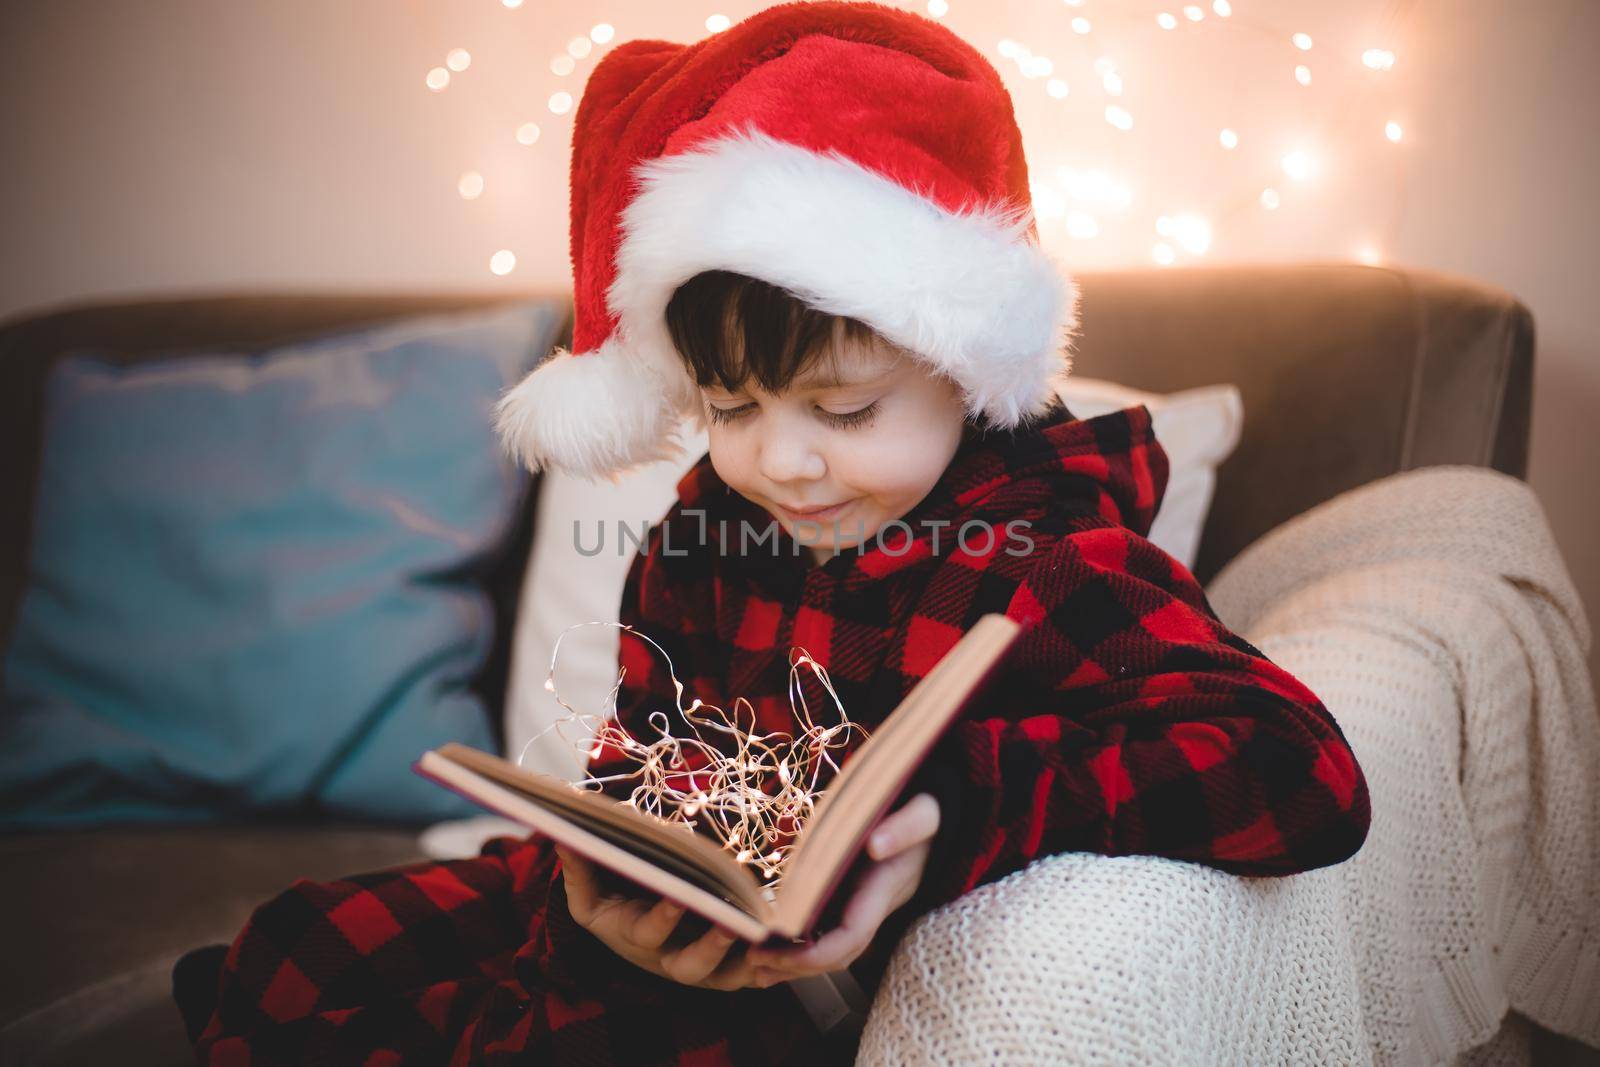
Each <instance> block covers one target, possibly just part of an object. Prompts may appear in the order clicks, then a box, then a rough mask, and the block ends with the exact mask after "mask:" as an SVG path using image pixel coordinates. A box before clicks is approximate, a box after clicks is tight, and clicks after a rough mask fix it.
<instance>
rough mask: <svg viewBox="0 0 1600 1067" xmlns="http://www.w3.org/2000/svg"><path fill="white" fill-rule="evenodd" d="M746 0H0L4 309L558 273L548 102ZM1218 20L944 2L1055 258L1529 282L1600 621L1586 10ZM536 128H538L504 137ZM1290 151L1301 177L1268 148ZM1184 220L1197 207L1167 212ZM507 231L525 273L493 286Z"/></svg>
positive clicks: (1556, 514) (1463, 4)
mask: <svg viewBox="0 0 1600 1067" xmlns="http://www.w3.org/2000/svg"><path fill="white" fill-rule="evenodd" d="M938 2H939V0H935V5H936V6H937V4H938ZM760 6H762V5H760V4H757V3H752V2H749V0H699V2H696V3H685V2H682V0H603V2H602V0H583V2H577V0H573V2H567V3H554V2H550V0H527V2H526V3H523V4H521V5H519V6H518V7H516V8H508V7H506V6H505V4H504V3H503V2H502V0H452V2H450V3H444V2H441V0H436V2H429V3H424V2H421V0H336V2H327V0H254V2H249V3H247V2H245V0H230V2H225V3H218V2H214V0H211V2H207V0H49V2H46V0H13V2H11V3H8V4H6V5H4V6H3V8H0V99H3V100H4V101H5V102H4V104H3V105H0V144H4V146H5V153H4V154H5V165H4V166H3V167H0V223H3V232H4V245H3V252H0V316H9V315H12V314H16V313H19V312H22V311H25V310H34V309H38V308H41V307H44V306H49V305H52V304H55V303H58V302H63V301H70V300H77V299H82V298H89V297H99V296H110V295H116V296H137V295H142V294H154V293H170V292H174V291H191V290H227V289H238V288H244V287H252V288H254V287H269V288H293V289H305V288H312V287H317V288H321V287H327V288H352V289H385V288H401V289H433V288H462V289H479V288H483V287H486V286H491V285H506V286H514V287H517V288H525V287H530V286H539V285H549V286H562V287H565V286H566V285H567V284H568V282H569V276H568V273H567V272H568V260H567V246H566V204H567V196H566V180H567V174H566V156H567V147H568V141H569V137H570V133H571V119H572V114H571V112H570V111H568V112H566V113H565V114H557V113H554V112H553V111H552V110H551V108H550V106H549V99H550V97H551V95H552V94H553V93H557V92H560V91H567V92H570V93H571V94H573V95H574V96H576V95H578V94H579V93H581V91H582V85H583V80H584V79H585V78H586V77H587V75H588V72H589V71H590V70H591V69H592V68H593V64H594V62H595V60H596V59H597V58H599V56H600V55H602V54H604V51H605V50H606V49H607V48H608V47H611V46H613V45H614V44H615V43H616V42H618V41H622V40H627V39H631V38H636V37H657V38H666V39H670V40H677V41H688V40H693V39H697V38H699V37H701V36H704V35H705V34H706V33H708V32H709V31H708V29H707V25H706V20H707V18H708V16H712V15H714V14H723V15H726V16H729V17H731V18H734V19H738V18H742V17H744V16H746V15H748V14H750V13H752V12H753V11H755V10H757V9H758V8H759V7H760ZM900 6H907V7H912V8H914V9H915V10H918V11H926V10H928V8H927V5H926V4H915V5H911V4H901V5H900ZM1220 10H1223V11H1228V14H1227V16H1226V17H1223V16H1222V15H1221V14H1219V7H1218V5H1214V4H1213V3H1210V2H1208V3H1206V4H1203V5H1198V6H1196V7H1195V8H1194V9H1193V12H1191V14H1193V13H1198V14H1200V15H1201V16H1202V17H1201V18H1200V19H1199V20H1194V19H1192V18H1190V17H1189V16H1188V15H1186V14H1185V13H1184V5H1182V4H1178V3H1170V2H1167V0H1156V2H1154V3H1123V2H1120V0H1080V2H1074V0H1066V2H1062V0H1031V2H1022V0H982V2H979V0H948V10H947V12H946V13H944V14H943V15H942V18H943V21H944V22H945V23H946V24H948V25H949V26H950V27H951V28H952V29H954V30H955V31H956V32H958V33H960V34H962V35H963V36H964V37H966V38H967V39H968V40H970V41H972V42H973V43H974V44H975V45H977V46H978V47H979V48H981V49H983V50H984V52H985V54H986V55H988V56H989V57H990V58H991V60H993V61H994V62H995V63H996V65H997V66H998V67H999V68H1000V69H1001V70H1002V72H1003V73H1004V74H1005V77H1006V79H1007V82H1008V84H1009V85H1010V86H1011V88H1012V93H1013V96H1014V98H1015V100H1016V105H1017V113H1018V118H1019V121H1021V122H1022V124H1023V128H1024V133H1025V137H1026V139H1027V145H1028V151H1029V160H1030V165H1031V172H1032V174H1033V175H1034V179H1035V183H1036V185H1038V186H1039V187H1040V189H1041V192H1040V193H1039V194H1038V203H1039V204H1040V206H1041V208H1043V209H1045V210H1046V211H1048V212H1049V213H1050V216H1051V217H1050V218H1048V219H1046V220H1044V224H1043V233H1044V237H1045V239H1046V241H1047V243H1048V244H1049V245H1050V246H1051V248H1052V250H1053V251H1056V252H1058V253H1059V255H1060V257H1061V258H1062V259H1063V260H1064V261H1065V262H1067V263H1069V264H1073V265H1077V266H1079V267H1083V268H1090V267H1107V266H1126V265H1130V264H1131V265H1146V266H1149V267H1150V268H1151V269H1160V268H1159V266H1158V263H1157V259H1156V257H1157V256H1160V257H1162V258H1164V259H1165V258H1170V259H1171V260H1172V262H1173V264H1174V265H1176V266H1182V265H1185V264H1188V263H1204V262H1239V261H1264V260H1272V261H1289V260H1302V259H1329V258H1353V257H1358V256H1360V257H1366V258H1368V259H1370V260H1373V261H1379V262H1391V263H1395V264H1397V265H1402V266H1421V267H1431V268H1438V269H1443V270H1448V271H1454V272H1459V273H1463V274H1467V275H1471V276H1474V277H1477V278H1480V279H1483V280H1485V281H1488V282H1492V283H1495V284H1498V285H1500V286H1503V287H1504V288H1506V289H1508V290H1510V291H1511V292H1512V293H1514V294H1516V295H1517V296H1518V297H1520V298H1521V299H1522V300H1523V301H1524V302H1525V303H1527V304H1528V305H1529V306H1530V307H1531V308H1532V309H1533V313H1534V317H1535V319H1536V321H1537V325H1538V331H1539V337H1538V343H1539V351H1538V358H1537V376H1536V381H1535V399H1534V429H1533V445H1532V448H1533V451H1532V470H1531V477H1530V480H1531V482H1532V484H1533V486H1534V488H1535V489H1536V490H1537V491H1538V492H1539V495H1540V498H1541V499H1542V501H1543V502H1544V505H1545V507H1546V509H1547V511H1548V513H1549V516H1550V519H1551V522H1552V524H1553V525H1554V527H1555V530H1556V534H1557V537H1558V539H1559V541H1560V543H1561V546H1562V549H1563V551H1564V552H1565V555H1566V558H1567V561H1568V563H1569V565H1570V566H1571V569H1572V571H1573V574H1574V576H1575V578H1576V580H1577V581H1578V583H1579V587H1580V589H1581V591H1582V592H1583V593H1584V595H1585V599H1586V602H1587V604H1588V607H1589V611H1590V613H1591V616H1592V617H1593V618H1595V619H1596V620H1597V621H1600V535H1597V534H1596V532H1595V531H1596V530H1597V529H1600V474H1597V473H1596V472H1597V471H1600V433H1597V432H1596V431H1595V428H1594V427H1595V423H1596V419H1597V417H1600V319H1597V317H1596V316H1595V315H1593V314H1592V313H1591V308H1592V304H1593V302H1594V295H1593V291H1594V289H1595V288H1596V281H1597V280H1600V279H1597V271H1596V269H1595V266H1594V255H1595V245H1596V240H1597V238H1600V208H1597V207H1596V204H1595V198H1594V194H1593V192H1592V189H1593V188H1594V187H1595V186H1596V185H1597V184H1600V123H1597V122H1596V121H1595V117H1594V116H1595V109H1596V107H1597V106H1600V72H1597V68H1596V66H1595V65H1594V63H1593V62H1592V58H1593V56H1594V55H1595V53H1596V50H1597V49H1600V4H1596V3H1592V2H1589V0H1540V2H1525V3H1512V2H1510V0H1505V2H1500V3H1490V2H1487V0H1413V2H1406V0H1348V2H1345V3H1340V4H1329V3H1326V2H1323V3H1318V2H1315V0H1237V2H1235V3H1232V4H1231V5H1230V4H1228V3H1226V2H1224V3H1223V4H1222V5H1220ZM1162 11H1166V12H1170V13H1172V14H1173V16H1174V19H1173V21H1174V23H1175V25H1174V26H1173V27H1172V28H1171V29H1164V28H1162V26H1161V25H1160V24H1159V23H1158V22H1157V14H1158V13H1160V12H1162ZM1075 18H1077V19H1084V20H1087V21H1086V22H1085V23H1080V24H1078V25H1077V26H1076V27H1075V26H1074V24H1073V21H1072V20H1073V19H1075ZM602 22H603V23H606V24H609V25H611V26H613V27H614V28H615V37H614V38H611V39H609V40H606V41H605V42H604V43H599V44H593V43H592V42H591V47H590V50H589V51H588V53H587V54H581V53H583V51H584V48H583V46H582V45H581V44H580V45H578V46H575V48H574V49H573V51H575V52H578V53H580V54H579V55H578V56H576V57H572V56H569V58H570V59H571V60H572V67H573V69H572V70H571V72H570V73H566V74H560V73H557V71H556V69H553V67H552V59H553V58H554V57H557V56H561V55H567V54H568V53H567V44H568V42H569V41H571V40H572V39H574V38H578V37H583V38H585V39H586V40H588V35H589V34H590V30H591V28H592V27H594V26H595V25H596V24H597V23H602ZM1083 31H1086V32H1083ZM1295 32H1303V33H1306V34H1308V35H1309V36H1310V38H1311V45H1312V46H1311V48H1310V49H1309V50H1302V49H1301V48H1299V47H1297V46H1296V45H1295V44H1294V43H1293V41H1292V40H1291V34H1292V33H1295ZM596 36H598V37H600V38H605V34H604V32H603V31H601V32H600V33H598V34H596ZM1003 40H1004V41H1011V42H1015V43H1016V45H1017V46H1019V47H1020V48H1021V49H1024V50H1025V51H1024V52H1023V53H1022V62H1020V63H1019V62H1018V61H1017V60H1016V58H1007V57H1006V56H1004V55H1002V54H1001V51H1000V42H1001V41H1003ZM1373 47H1380V48H1384V49H1388V50H1390V51H1391V52H1393V54H1394V56H1395V62H1394V65H1393V68H1392V69H1389V70H1385V71H1376V70H1372V69H1370V68H1368V67H1367V66H1365V65H1364V64H1363V63H1362V61H1361V56H1362V53H1363V51H1364V50H1366V49H1368V48H1373ZM455 48H462V49H465V50H466V51H467V52H468V53H470V57H471V58H470V64H469V65H468V66H467V67H466V68H465V69H464V70H460V71H455V72H453V73H452V74H451V81H450V84H449V86H448V87H447V88H445V89H444V90H443V91H439V92H436V91H432V90H430V89H429V87H428V85H427V84H426V77H427V74H428V71H429V70H430V69H431V68H434V67H440V66H445V65H446V56H447V53H449V52H450V50H451V49H455ZM1006 51H1008V52H1011V53H1013V55H1014V56H1015V54H1016V53H1017V51H1018V50H1017V49H1016V48H1012V47H1011V46H1009V45H1008V46H1007V49H1006ZM1030 56H1031V57H1032V58H1031V59H1029V58H1028V57H1030ZM1097 61H1098V63H1097ZM1300 64H1304V65H1305V66H1306V67H1307V69H1308V72H1309V75H1310V76H1309V79H1308V82H1309V83H1308V84H1301V82H1300V81H1298V80H1297V79H1296V77H1295V73H1294V68H1295V66H1296V65H1300ZM558 66H564V61H562V62H561V63H558ZM1046 67H1048V73H1046V70H1045V68H1046ZM1108 72H1109V73H1110V74H1111V75H1112V77H1110V78H1108V77H1107V74H1108ZM1029 74H1032V75H1033V76H1031V77H1030V76H1028V75H1029ZM1052 78H1054V79H1056V80H1057V81H1058V83H1059V84H1056V85H1052V84H1051V79H1052ZM1063 85H1064V87H1065V92H1064V93H1063V91H1062V89H1063ZM1114 89H1116V90H1120V92H1116V93H1114V92H1113V90H1114ZM1107 107H1116V108H1121V109H1122V110H1123V111H1124V112H1126V117H1127V121H1125V122H1124V125H1128V126H1129V128H1127V129H1121V128H1118V127H1116V126H1114V125H1113V124H1112V123H1111V122H1110V121H1108V117H1107V112H1106V108H1107ZM1118 117H1119V119H1120V116H1118ZM1391 121H1393V122H1397V123H1399V125H1400V128H1401V136H1400V140H1399V141H1398V142H1395V141H1392V140H1391V139H1389V138H1388V137H1387V136H1385V133H1384V128H1385V124H1386V123H1388V122H1391ZM527 123H534V124H536V125H537V126H538V127H539V137H538V139H537V141H535V142H534V143H533V144H531V145H529V144H523V143H519V141H518V139H517V137H516V133H517V131H518V129H519V128H521V127H523V126H524V125H525V124H527ZM1223 128H1228V129H1231V130H1233V131H1235V133H1236V134H1237V136H1238V143H1237V145H1236V146H1235V147H1233V148H1231V149H1229V148H1225V147H1223V145H1222V143H1221V138H1220V131H1221V130H1222V129H1223ZM1296 150H1300V151H1304V152H1305V153H1306V157H1305V158H1306V159H1308V160H1309V162H1310V164H1311V168H1310V169H1311V176H1310V177H1308V178H1306V179H1305V180H1296V179H1294V178H1292V177H1290V176H1289V175H1288V174H1286V173H1285V171H1284V169H1283V166H1282V160H1283V157H1284V156H1285V155H1286V154H1288V153H1290V152H1293V151H1296ZM1062 168H1070V169H1071V170H1072V171H1073V172H1075V173H1076V175H1077V177H1076V179H1073V174H1071V173H1067V172H1065V171H1063V170H1062ZM469 171H471V172H476V173H478V174H480V175H481V176H482V178H483V191H482V193H481V195H478V196H477V197H476V198H474V199H470V200H469V199H465V198H463V196H462V195H461V194H460V192H459V191H458V187H459V183H460V180H461V178H462V176H463V175H464V174H465V173H466V172H469ZM1086 172H1087V173H1094V172H1099V173H1100V174H1103V175H1104V176H1105V178H1104V180H1101V181H1098V182H1096V181H1090V182H1087V183H1085V182H1084V181H1083V180H1082V176H1083V174H1084V173H1086ZM1063 179H1069V180H1066V181H1063ZM1267 188H1272V189H1273V191H1274V193H1276V194H1277V198H1278V201H1277V202H1278V206H1277V208H1276V210H1267V209H1266V208H1264V207H1263V205H1262V200H1261V195H1262V192H1263V190H1264V189H1267ZM1075 193H1076V194H1077V195H1076V197H1075V196H1074V194H1075ZM1183 215H1188V216H1193V217H1195V218H1198V219H1200V220H1203V223H1204V227H1202V228H1201V229H1199V230H1195V229H1192V228H1191V229H1189V230H1184V231H1181V232H1180V233H1179V234H1178V236H1177V237H1174V236H1172V230H1171V228H1170V227H1169V226H1167V225H1166V224H1165V223H1161V225H1162V227H1163V229H1165V231H1166V232H1165V233H1163V232H1158V229H1157V225H1158V221H1159V220H1160V219H1161V218H1162V216H1166V217H1168V218H1177V217H1179V216H1183ZM1069 224H1070V225H1069ZM1191 225H1192V224H1191ZM1206 228H1209V236H1207V233H1206ZM1197 234H1198V236H1197ZM1183 238H1187V243H1186V242H1185V240H1184V239H1183ZM1157 245H1162V246H1164V247H1165V249H1167V250H1168V251H1161V250H1158V249H1157V248H1156V246H1157ZM501 249H505V250H509V251H511V252H512V253H514V254H515V256H516V266H515V269H514V270H512V271H511V272H510V273H508V274H505V275H495V274H492V273H491V272H490V269H489V264H490V259H491V256H492V255H493V254H494V253H495V252H497V251H499V250H501ZM1591 664H1600V649H1597V650H1596V651H1595V654H1594V655H1593V656H1592V657H1591Z"/></svg>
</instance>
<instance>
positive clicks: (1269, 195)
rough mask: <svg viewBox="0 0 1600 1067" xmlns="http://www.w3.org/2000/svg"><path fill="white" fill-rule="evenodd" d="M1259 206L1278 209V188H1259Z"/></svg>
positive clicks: (1270, 209) (1272, 209)
mask: <svg viewBox="0 0 1600 1067" xmlns="http://www.w3.org/2000/svg"><path fill="white" fill-rule="evenodd" d="M1261 206H1262V207H1264V208H1266V209H1267V210H1268V211H1276V210H1278V190H1276V189H1263V190H1261Z"/></svg>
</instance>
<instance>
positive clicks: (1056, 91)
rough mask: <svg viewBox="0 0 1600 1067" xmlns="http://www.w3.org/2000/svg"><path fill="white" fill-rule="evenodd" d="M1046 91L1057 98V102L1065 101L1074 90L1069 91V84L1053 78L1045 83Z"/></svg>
mask: <svg viewBox="0 0 1600 1067" xmlns="http://www.w3.org/2000/svg"><path fill="white" fill-rule="evenodd" d="M1044 91H1045V92H1047V93H1049V94H1050V95H1051V96H1053V97H1055V98H1056V99H1057V100H1063V99H1065V98H1066V95H1067V93H1069V92H1071V91H1072V90H1071V89H1069V88H1068V87H1067V83H1066V82H1064V81H1062V80H1061V79H1060V78H1051V79H1050V80H1049V81H1047V82H1045V83H1044Z"/></svg>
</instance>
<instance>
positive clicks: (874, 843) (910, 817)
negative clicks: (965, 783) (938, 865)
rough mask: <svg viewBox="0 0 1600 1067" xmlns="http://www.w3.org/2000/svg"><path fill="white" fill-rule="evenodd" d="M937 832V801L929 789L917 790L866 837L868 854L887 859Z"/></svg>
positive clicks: (926, 839) (920, 842)
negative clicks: (923, 791) (916, 792)
mask: <svg viewBox="0 0 1600 1067" xmlns="http://www.w3.org/2000/svg"><path fill="white" fill-rule="evenodd" d="M938 832H939V802H938V801H937V800H935V799H934V798H933V794H931V793H918V794H917V795H916V796H915V797H913V798H912V799H911V800H910V801H908V802H907V803H906V805H905V806H904V807H902V808H901V809H900V810H899V811H897V812H895V813H894V814H892V815H890V816H889V817H888V818H886V819H884V820H883V821H882V822H881V823H879V824H878V826H877V829H875V830H873V831H872V836H871V837H870V838H868V839H867V854H868V855H869V856H871V857H872V858H873V859H875V860H886V859H888V858H889V857H891V856H898V855H899V854H900V853H902V852H904V851H905V850H906V849H908V848H912V847H913V846H916V845H920V844H922V843H923V842H924V841H928V840H930V839H932V837H933V835H934V834H936V833H938Z"/></svg>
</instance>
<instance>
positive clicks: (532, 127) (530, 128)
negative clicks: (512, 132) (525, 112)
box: [517, 122, 539, 144]
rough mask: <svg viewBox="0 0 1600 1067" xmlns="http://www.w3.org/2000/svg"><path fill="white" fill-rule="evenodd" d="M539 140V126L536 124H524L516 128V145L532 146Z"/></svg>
mask: <svg viewBox="0 0 1600 1067" xmlns="http://www.w3.org/2000/svg"><path fill="white" fill-rule="evenodd" d="M538 140H539V124H538V123H537V122H524V123H523V124H522V125H521V126H518V127H517V143H518V144H533V143H535V142H536V141H538Z"/></svg>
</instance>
